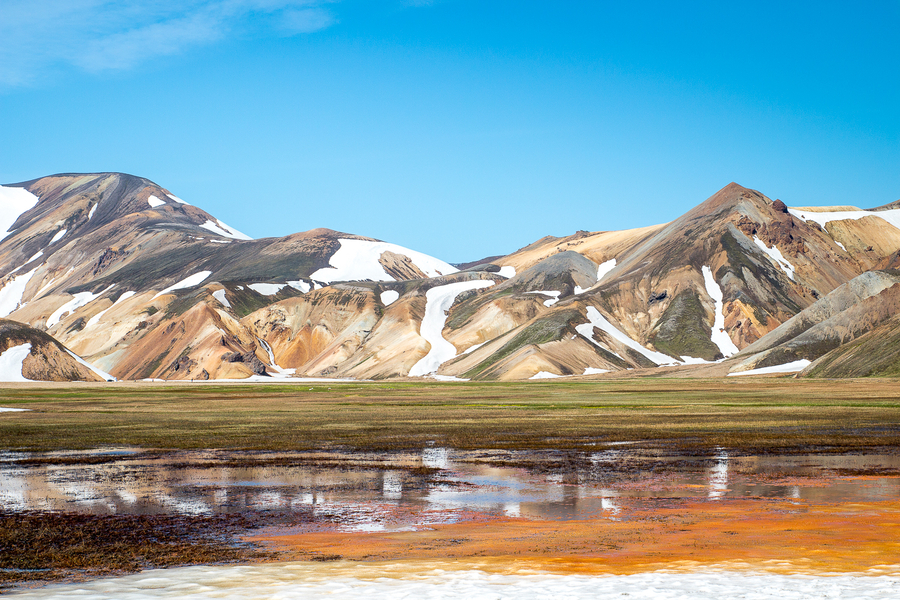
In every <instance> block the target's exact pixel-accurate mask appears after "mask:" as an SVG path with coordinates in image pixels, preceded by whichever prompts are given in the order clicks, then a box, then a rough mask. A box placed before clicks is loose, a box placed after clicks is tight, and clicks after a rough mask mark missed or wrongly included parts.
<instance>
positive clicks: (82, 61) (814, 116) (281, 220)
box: [0, 0, 900, 262]
mask: <svg viewBox="0 0 900 600" xmlns="http://www.w3.org/2000/svg"><path fill="white" fill-rule="evenodd" d="M898 30H900V1H898V0H892V1H885V2H865V3H859V6H855V7H851V6H850V5H849V4H848V3H839V2H809V3H805V2H792V3H783V2H778V3H774V2H773V3H767V2H757V3H749V4H747V5H739V6H736V5H735V4H734V3H723V2H715V3H713V2H709V3H672V2H658V3H657V2H640V3H624V2H617V3H612V2H610V3H606V2H528V1H521V0H520V1H516V2H506V1H489V0H481V1H466V0H433V1H430V2H429V1H425V0H419V1H415V0H406V1H403V0H382V1H378V0H343V1H340V0H335V1H318V0H180V1H178V2H172V1H163V0H156V1H144V2H138V1H128V0H124V1H123V0H119V1H116V2H113V1H109V0H43V1H42V0H3V1H2V2H0V127H2V129H0V131H2V138H0V182H4V183H11V182H16V181H23V180H27V179H32V178H36V177H40V176H43V175H48V174H52V173H58V172H93V171H123V172H127V173H132V174H135V175H141V176H144V177H147V178H149V179H152V180H153V181H155V182H157V183H159V184H160V185H162V186H164V187H166V188H168V189H170V190H171V191H172V192H173V193H175V194H176V195H178V196H180V197H182V198H184V199H185V200H187V201H188V202H191V203H193V204H196V205H198V206H200V207H202V208H204V209H206V210H207V211H209V212H211V213H212V214H214V215H216V216H218V217H219V218H221V219H222V220H223V221H225V222H226V223H228V224H230V225H233V226H234V227H237V228H239V229H241V230H243V231H244V232H246V233H248V234H249V235H252V236H254V237H265V236H275V235H286V234H288V233H293V232H297V231H304V230H307V229H311V228H314V227H330V228H332V229H337V230H341V231H346V232H351V233H356V234H361V235H368V236H372V237H376V238H379V239H383V240H386V241H390V242H394V243H398V244H402V245H404V246H408V247H411V248H414V249H416V250H420V251H423V252H427V253H430V254H434V255H436V256H438V257H440V258H443V259H444V260H448V261H451V262H461V261H467V260H474V259H477V258H481V257H483V256H487V255H492V254H505V253H508V252H511V251H513V250H515V249H517V248H519V247H521V246H523V245H526V244H529V243H531V242H533V241H535V240H536V239H538V238H540V237H542V236H544V235H568V234H570V233H573V232H575V231H576V230H579V229H586V230H591V231H598V230H611V229H624V228H629V227H638V226H643V225H649V224H653V223H658V222H663V221H668V220H671V219H673V218H675V217H677V216H679V215H680V214H682V213H684V212H685V211H687V210H688V209H690V208H691V207H693V206H694V205H696V204H698V203H700V202H702V201H703V200H704V199H706V198H707V197H708V196H710V195H712V194H713V193H714V192H716V191H717V190H718V189H719V188H721V187H723V186H724V185H726V184H728V183H729V182H731V181H737V182H738V183H740V184H742V185H745V186H748V187H752V188H754V189H758V190H760V191H762V192H763V193H765V194H766V195H768V196H770V197H772V198H781V199H783V200H784V201H785V202H787V203H788V204H789V205H794V206H798V205H810V204H818V205H826V204H855V205H858V206H863V207H872V206H877V205H880V204H885V203H887V202H892V201H894V200H897V199H900V44H898V43H897V31H898Z"/></svg>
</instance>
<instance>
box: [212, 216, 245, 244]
mask: <svg viewBox="0 0 900 600" xmlns="http://www.w3.org/2000/svg"><path fill="white" fill-rule="evenodd" d="M217 223H218V224H217ZM200 227H202V228H203V229H206V230H207V231H212V232H213V233H215V234H217V235H221V236H222V237H227V238H231V239H233V240H252V239H253V238H252V237H250V236H249V235H247V234H246V233H241V232H240V231H238V230H237V229H235V228H234V227H229V226H228V225H226V224H225V223H223V222H222V221H220V220H219V219H216V222H215V223H213V222H212V221H210V220H209V219H207V220H206V223H204V224H203V225H201V226H200Z"/></svg>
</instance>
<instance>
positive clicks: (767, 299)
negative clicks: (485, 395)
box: [0, 173, 900, 380]
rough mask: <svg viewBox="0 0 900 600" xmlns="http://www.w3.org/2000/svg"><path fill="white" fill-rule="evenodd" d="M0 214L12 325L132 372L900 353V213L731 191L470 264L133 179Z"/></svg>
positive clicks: (560, 370) (22, 203) (575, 367)
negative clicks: (229, 214) (290, 222)
mask: <svg viewBox="0 0 900 600" xmlns="http://www.w3.org/2000/svg"><path fill="white" fill-rule="evenodd" d="M0 206H2V207H3V214H4V218H5V219H6V221H3V220H2V219H0V236H3V235H4V233H5V232H6V233H5V237H2V239H0V276H2V278H0V317H3V318H7V319H12V320H14V321H16V322H19V323H22V324H25V325H27V326H29V327H30V328H32V329H34V330H35V331H38V332H44V333H46V334H49V336H52V337H53V338H54V339H55V340H57V341H58V342H59V343H60V344H64V345H65V347H66V348H68V349H70V350H72V351H73V352H74V353H76V354H77V355H80V356H81V357H83V358H84V359H86V360H87V361H89V362H90V363H91V364H92V365H94V366H96V367H98V368H99V369H102V371H106V372H109V373H111V374H112V375H114V376H116V377H118V378H123V379H143V378H164V379H225V378H246V377H250V376H275V377H290V376H297V377H332V378H355V379H380V378H390V377H406V376H408V375H409V374H410V373H413V374H425V375H427V376H435V377H458V378H464V379H489V380H491V379H495V380H510V379H528V378H533V377H553V376H561V375H583V374H601V373H604V372H622V371H625V370H634V373H636V374H642V373H658V372H666V373H671V374H674V375H706V376H720V375H725V374H729V373H732V374H734V373H747V372H753V370H754V369H759V368H766V367H778V366H779V365H784V364H788V363H790V364H792V365H800V366H799V367H795V368H793V369H792V370H795V371H796V370H798V369H799V368H804V371H803V373H804V374H810V375H817V374H821V375H827V376H841V375H878V374H891V373H893V372H894V370H896V365H897V361H898V357H897V356H894V354H896V352H893V353H892V352H890V351H888V350H882V351H881V357H880V358H878V360H874V359H873V360H870V361H868V362H867V363H866V365H860V364H858V363H859V360H858V359H853V355H852V354H848V353H847V352H846V348H848V347H849V346H848V345H852V344H857V345H858V344H866V346H865V347H867V348H876V347H882V346H884V347H886V348H888V349H889V350H890V349H892V348H895V347H896V345H895V344H894V345H893V346H892V345H891V340H895V339H896V337H897V336H898V335H900V334H898V333H897V331H900V324H898V322H896V319H895V315H896V314H897V312H898V311H897V310H896V308H897V302H898V301H900V300H898V298H900V286H898V285H897V284H898V283H900V277H898V274H897V273H896V272H895V271H894V270H893V269H896V268H897V267H898V266H900V258H898V257H900V229H898V226H900V207H898V205H897V203H894V204H890V205H886V206H882V207H878V208H875V209H871V210H868V211H864V210H860V209H857V208H855V207H845V206H841V207H822V208H809V207H788V206H787V205H785V203H783V202H781V201H780V200H776V201H772V200H771V199H769V198H767V197H766V196H764V195H763V194H761V193H759V192H757V191H754V190H750V189H747V188H744V187H741V186H739V185H737V184H734V183H732V184H729V185H727V186H726V187H724V188H723V189H721V190H719V191H718V192H717V193H715V194H714V195H713V196H712V197H710V198H709V199H707V200H706V201H704V202H702V203H701V204H699V205H698V206H697V207H695V208H694V209H692V210H691V211H689V212H688V213H686V214H685V215H683V216H682V217H680V218H678V219H676V220H675V221H673V222H671V223H665V224H661V225H652V226H648V227H644V228H640V229H633V230H627V231H600V232H587V231H580V232H577V233H575V234H573V235H571V236H567V237H562V238H557V237H545V238H542V239H540V240H537V241H536V242H534V243H533V244H530V245H529V246H526V247H524V248H522V249H520V250H518V251H516V252H514V253H512V254H510V255H507V256H500V257H491V258H490V259H485V260H481V261H475V262H472V263H468V264H465V265H458V267H459V268H460V269H461V270H460V269H457V268H456V267H453V266H451V265H449V264H447V263H445V262H443V261H440V260H438V259H435V258H433V257H430V256H427V255H424V254H422V253H419V252H415V251H413V250H409V249H407V248H403V247H401V246H397V245H395V244H390V243H386V242H381V241H378V240H374V239H372V238H367V237H363V236H359V235H353V234H345V233H340V232H335V231H331V230H327V229H313V230H311V231H307V232H303V233H297V234H293V235H289V236H285V237H281V238H264V239H258V240H253V239H249V238H248V237H247V236H245V235H243V234H241V233H240V232H239V231H237V230H236V229H234V228H232V227H229V226H228V225H226V224H224V223H222V222H221V221H219V220H218V219H216V218H215V217H214V216H212V215H210V214H208V213H206V212H205V211H203V210H201V209H199V208H197V207H195V206H192V205H190V204H187V203H186V202H184V201H183V200H181V199H180V198H178V197H176V196H174V195H173V194H171V193H170V192H169V191H168V190H166V189H164V188H162V187H160V186H158V185H156V184H155V183H153V182H151V181H148V180H146V179H143V178H140V177H134V176H131V175H124V174H118V173H98V174H64V175H54V176H50V177H43V178H40V179H36V180H33V181H28V182H24V183H17V184H10V185H7V186H3V187H0ZM7 221H8V222H7ZM585 225H586V226H588V227H596V226H597V225H602V224H598V223H586V224H585ZM891 356H893V358H891ZM0 360H2V358H0ZM854 361H855V362H854ZM876 363H877V364H876ZM660 369H662V371H660Z"/></svg>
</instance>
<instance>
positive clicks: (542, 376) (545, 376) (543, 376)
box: [528, 371, 562, 379]
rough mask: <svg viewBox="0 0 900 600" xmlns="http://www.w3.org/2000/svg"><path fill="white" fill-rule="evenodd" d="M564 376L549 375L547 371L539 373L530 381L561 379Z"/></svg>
mask: <svg viewBox="0 0 900 600" xmlns="http://www.w3.org/2000/svg"><path fill="white" fill-rule="evenodd" d="M560 377H562V375H557V374H556V373H549V372H547V371H538V372H537V373H535V374H534V375H532V376H531V377H529V378H528V379H559V378H560Z"/></svg>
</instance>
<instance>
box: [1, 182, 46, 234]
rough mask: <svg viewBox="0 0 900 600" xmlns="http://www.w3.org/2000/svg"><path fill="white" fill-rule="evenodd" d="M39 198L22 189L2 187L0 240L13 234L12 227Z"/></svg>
mask: <svg viewBox="0 0 900 600" xmlns="http://www.w3.org/2000/svg"><path fill="white" fill-rule="evenodd" d="M38 200H39V198H38V197H37V196H35V195H34V194H32V193H31V192H29V191H28V190H26V189H25V188H20V187H4V186H2V185H0V240H2V239H3V238H5V237H6V236H8V235H9V234H11V233H12V226H13V223H15V222H16V221H17V220H18V219H19V217H21V216H22V214H23V213H25V212H26V211H28V210H30V209H31V208H33V207H34V205H35V204H37V203H38Z"/></svg>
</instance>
